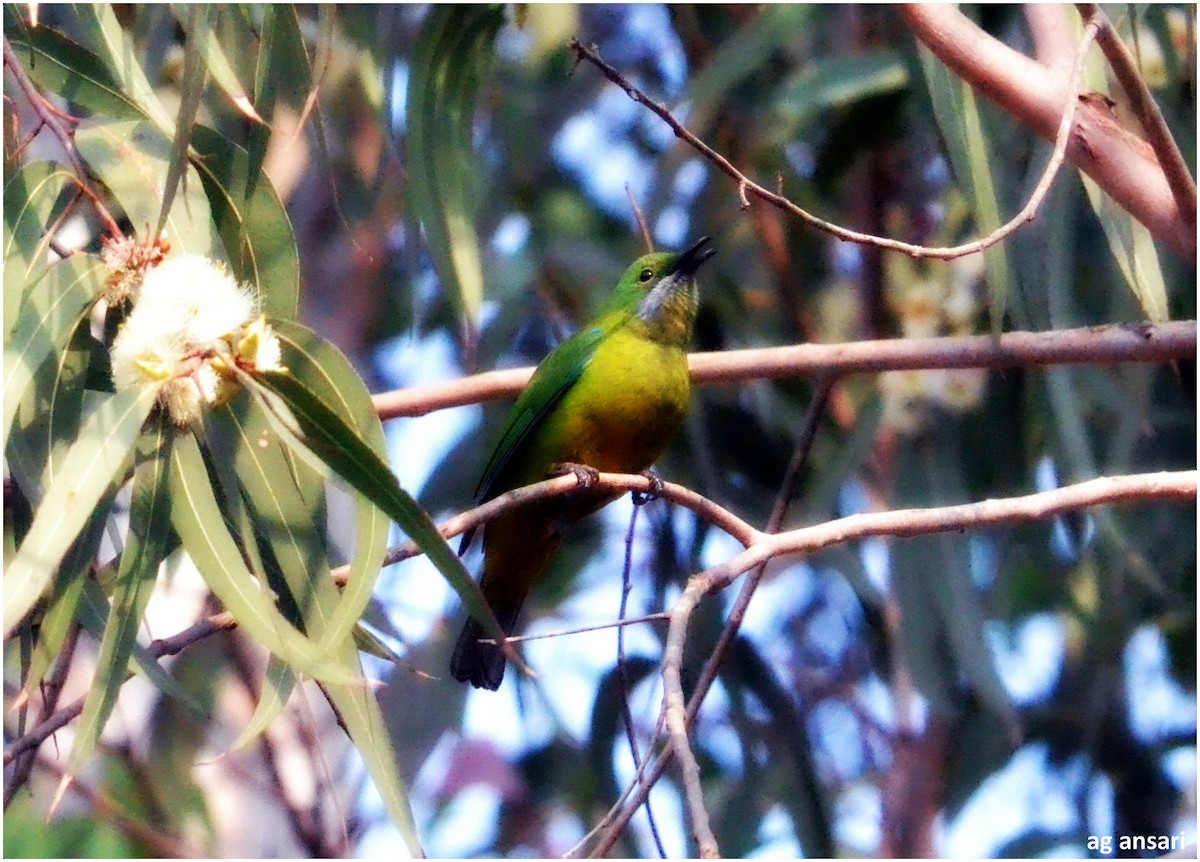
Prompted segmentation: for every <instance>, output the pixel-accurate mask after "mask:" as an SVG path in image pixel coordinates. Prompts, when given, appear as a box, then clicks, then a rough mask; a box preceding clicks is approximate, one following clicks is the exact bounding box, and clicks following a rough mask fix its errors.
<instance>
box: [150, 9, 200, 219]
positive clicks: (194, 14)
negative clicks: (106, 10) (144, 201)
mask: <svg viewBox="0 0 1200 862" xmlns="http://www.w3.org/2000/svg"><path fill="white" fill-rule="evenodd" d="M208 14H209V13H208V7H207V6H204V5H203V4H200V3H196V4H193V5H191V6H189V7H188V27H187V39H186V40H185V41H184V45H183V80H182V81H181V82H180V85H179V88H180V95H181V98H180V100H179V112H178V113H177V114H176V115H175V134H174V135H172V136H171V155H170V158H169V159H168V160H167V175H166V179H165V180H164V181H163V187H164V189H165V191H164V193H163V198H162V203H161V204H160V206H159V210H158V221H156V222H155V223H154V230H153V232H152V233H151V235H152V236H159V235H160V234H161V232H162V229H163V227H164V226H166V223H167V216H168V215H170V213H171V204H172V203H174V202H175V193H176V191H178V189H179V184H180V183H181V182H182V183H183V189H184V192H185V193H186V192H187V181H188V174H187V166H188V146H189V143H188V142H189V141H191V139H192V127H193V126H194V125H195V123H196V112H197V111H199V110H200V100H201V98H202V97H203V96H204V85H205V80H206V76H205V67H204V63H203V60H202V58H201V52H202V51H204V49H205V46H206V44H207V43H208V42H211V41H212V31H211V29H209V27H208Z"/></svg>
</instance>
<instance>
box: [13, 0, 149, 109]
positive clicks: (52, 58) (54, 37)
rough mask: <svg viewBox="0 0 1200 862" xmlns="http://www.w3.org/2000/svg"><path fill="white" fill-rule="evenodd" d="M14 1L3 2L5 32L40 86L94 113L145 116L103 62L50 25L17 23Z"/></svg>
mask: <svg viewBox="0 0 1200 862" xmlns="http://www.w3.org/2000/svg"><path fill="white" fill-rule="evenodd" d="M16 8H17V6H16V4H12V3H6V4H4V35H5V36H6V37H7V38H8V40H9V41H10V42H11V44H12V46H13V48H14V49H16V51H17V52H18V56H19V57H20V59H21V60H22V66H23V68H24V69H25V71H26V73H27V74H28V75H29V77H30V78H32V79H33V81H34V83H36V84H37V85H38V86H39V87H41V88H42V89H44V90H45V91H46V92H49V93H57V94H59V95H61V96H63V97H64V98H66V99H67V100H69V101H71V102H73V103H75V104H77V105H79V106H81V107H84V108H87V109H88V110H89V111H93V112H95V113H97V114H103V115H105V116H109V117H113V118H114V119H125V120H135V119H145V118H146V116H147V114H146V112H145V111H144V110H143V109H142V108H141V107H140V106H139V105H138V104H137V102H136V101H134V100H133V99H131V98H130V97H129V96H128V95H126V94H125V91H124V90H123V89H122V87H121V85H120V84H119V83H118V82H117V81H116V79H115V78H114V77H113V75H112V73H111V72H109V70H108V67H107V66H106V65H105V64H104V61H103V60H101V59H100V58H99V57H97V56H96V55H95V54H93V53H92V52H91V51H89V50H88V49H87V48H84V47H83V46H82V45H79V44H76V43H75V42H72V41H71V40H70V39H68V38H67V37H66V36H64V35H62V34H61V33H59V32H58V31H57V30H55V29H53V28H52V27H26V26H22V25H21V24H18V23H17V18H18V16H17V13H16Z"/></svg>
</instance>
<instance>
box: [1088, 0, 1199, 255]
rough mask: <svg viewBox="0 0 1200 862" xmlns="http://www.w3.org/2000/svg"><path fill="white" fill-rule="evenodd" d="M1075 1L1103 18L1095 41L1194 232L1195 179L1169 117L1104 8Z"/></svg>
mask: <svg viewBox="0 0 1200 862" xmlns="http://www.w3.org/2000/svg"><path fill="white" fill-rule="evenodd" d="M1076 5H1077V6H1078V7H1079V11H1080V14H1082V15H1085V16H1090V17H1094V19H1095V20H1096V21H1098V22H1100V31H1099V32H1098V33H1097V34H1096V44H1097V45H1099V46H1100V50H1102V51H1103V52H1104V56H1105V57H1107V58H1108V64H1109V65H1110V66H1111V67H1112V70H1113V73H1114V74H1115V75H1116V76H1117V80H1118V81H1120V82H1121V89H1122V90H1124V91H1125V95H1126V97H1127V98H1128V99H1129V106H1130V107H1131V108H1132V109H1133V112H1134V113H1135V114H1137V118H1138V120H1139V121H1140V122H1141V124H1142V128H1143V129H1144V130H1145V132H1146V138H1147V140H1149V142H1150V146H1152V147H1153V148H1154V153H1155V155H1156V156H1158V163H1159V165H1161V166H1162V170H1163V173H1164V174H1165V175H1166V178H1167V183H1168V184H1169V185H1170V187H1171V193H1172V194H1174V195H1175V203H1176V204H1177V205H1178V207H1179V213H1180V215H1181V216H1183V218H1184V219H1186V220H1187V222H1186V223H1187V226H1188V227H1189V228H1190V229H1191V230H1192V232H1193V233H1195V231H1196V181H1195V180H1194V179H1192V174H1191V172H1190V171H1189V170H1188V166H1187V162H1186V161H1185V160H1184V158H1183V153H1181V152H1179V147H1178V146H1176V144H1175V139H1174V138H1173V137H1171V130H1170V129H1169V128H1168V127H1167V121H1166V119H1164V118H1163V115H1162V111H1160V110H1159V109H1158V105H1157V104H1156V103H1155V101H1154V97H1153V96H1152V95H1150V89H1149V88H1148V87H1147V86H1146V82H1145V81H1144V80H1143V79H1142V75H1141V73H1140V72H1139V71H1138V68H1137V62H1136V61H1135V60H1134V58H1133V55H1132V54H1130V53H1129V49H1128V48H1127V47H1125V43H1124V42H1122V41H1121V37H1120V36H1119V35H1118V34H1117V31H1116V29H1115V28H1114V27H1113V25H1112V21H1110V20H1109V19H1108V16H1107V15H1105V14H1104V10H1102V9H1101V8H1100V7H1099V6H1098V5H1096V4H1095V3H1078V4H1076Z"/></svg>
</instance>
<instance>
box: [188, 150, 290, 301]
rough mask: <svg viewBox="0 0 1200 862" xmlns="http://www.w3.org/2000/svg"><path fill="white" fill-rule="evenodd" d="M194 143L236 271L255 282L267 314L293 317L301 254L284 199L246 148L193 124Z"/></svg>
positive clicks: (228, 256) (228, 255) (201, 173)
mask: <svg viewBox="0 0 1200 862" xmlns="http://www.w3.org/2000/svg"><path fill="white" fill-rule="evenodd" d="M192 149H193V150H194V151H195V152H196V153H197V154H198V156H199V158H198V160H197V162H196V170H197V171H199V174H200V179H201V181H202V182H203V184H204V185H203V188H204V191H205V193H206V194H207V196H208V202H209V206H211V208H212V218H213V221H214V222H215V223H216V227H217V230H218V232H219V233H220V235H221V240H222V241H223V243H224V246H225V252H226V255H227V258H228V260H229V264H230V267H231V268H232V269H233V272H234V275H236V276H237V278H238V279H239V280H242V281H248V282H250V283H251V284H253V285H254V286H255V287H257V288H258V290H259V294H260V295H261V296H262V302H263V305H262V310H263V312H264V313H266V315H267V316H268V317H273V318H278V319H283V320H291V319H293V318H295V316H296V308H297V304H298V303H299V297H300V255H299V253H298V252H297V251H296V238H295V236H294V235H293V233H292V223H291V222H290V221H289V220H288V217H287V211H286V210H285V209H284V206H283V202H282V201H280V200H279V196H278V195H277V194H276V193H275V189H274V188H273V187H272V186H271V183H270V181H269V180H268V179H267V177H266V175H265V174H262V173H261V171H260V172H257V173H255V174H253V175H251V174H250V173H249V169H250V163H249V157H248V156H247V154H246V151H245V150H243V149H242V148H241V147H239V146H237V145H236V144H234V143H232V142H231V141H229V140H227V139H226V138H223V137H222V136H221V135H219V134H217V133H216V132H214V131H213V130H212V129H209V128H206V127H205V126H197V127H196V129H195V133H194V135H193V137H192Z"/></svg>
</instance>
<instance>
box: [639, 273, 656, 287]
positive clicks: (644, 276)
mask: <svg viewBox="0 0 1200 862" xmlns="http://www.w3.org/2000/svg"><path fill="white" fill-rule="evenodd" d="M652 278H654V271H653V270H650V269H643V270H642V271H641V272H640V273H638V281H640V282H642V283H643V284H644V283H645V282H647V281H649V280H650V279H652Z"/></svg>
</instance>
